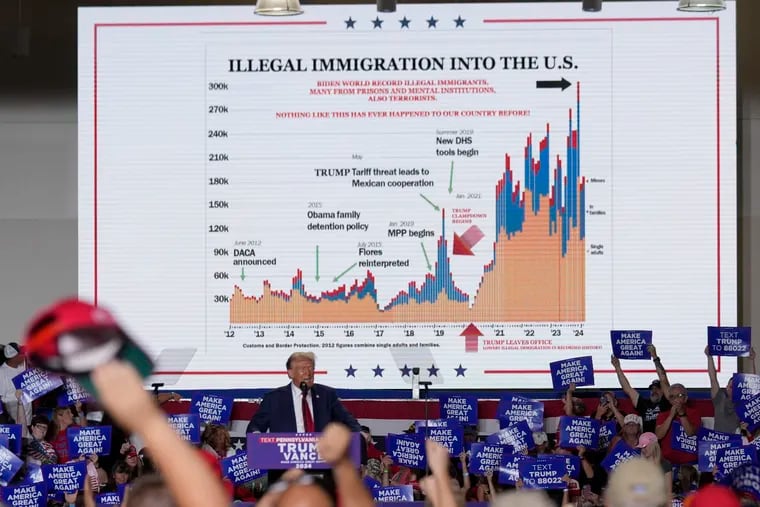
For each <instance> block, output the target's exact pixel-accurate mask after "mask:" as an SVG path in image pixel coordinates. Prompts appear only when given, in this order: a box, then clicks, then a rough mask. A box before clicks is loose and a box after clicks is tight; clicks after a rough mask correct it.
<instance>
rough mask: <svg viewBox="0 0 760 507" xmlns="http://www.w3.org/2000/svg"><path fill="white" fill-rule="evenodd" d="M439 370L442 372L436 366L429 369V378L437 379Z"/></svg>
mask: <svg viewBox="0 0 760 507" xmlns="http://www.w3.org/2000/svg"><path fill="white" fill-rule="evenodd" d="M438 370H440V368H436V367H435V365H432V366H431V367H430V368H428V369H427V371H428V377H437V376H438Z"/></svg>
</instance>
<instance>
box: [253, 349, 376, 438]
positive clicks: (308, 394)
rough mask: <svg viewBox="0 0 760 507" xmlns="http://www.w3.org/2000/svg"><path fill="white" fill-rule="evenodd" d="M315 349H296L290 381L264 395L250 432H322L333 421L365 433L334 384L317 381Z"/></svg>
mask: <svg viewBox="0 0 760 507" xmlns="http://www.w3.org/2000/svg"><path fill="white" fill-rule="evenodd" d="M314 363H315V357H314V354H313V353H312V352H294V353H293V354H291V355H290V357H289V358H288V360H287V362H286V363H285V366H286V368H287V370H288V377H290V380H291V381H290V383H289V384H288V385H286V386H282V387H278V388H277V389H275V390H273V391H270V392H268V393H267V394H265V395H264V398H263V400H262V401H261V405H260V406H259V410H258V411H257V412H256V414H255V415H254V416H253V417H252V418H251V422H249V423H248V429H247V430H246V433H255V432H261V433H266V432H267V431H269V432H271V433H303V432H306V433H312V432H321V431H323V430H324V429H325V427H326V426H327V425H328V424H329V423H331V422H339V423H343V424H344V425H346V426H348V428H349V429H350V430H351V431H352V432H357V433H359V432H361V426H360V425H359V423H358V422H357V421H356V419H355V418H354V416H352V415H351V414H350V413H349V412H348V411H347V410H346V408H345V407H344V406H343V404H342V403H341V402H340V400H339V399H338V395H337V393H336V392H335V390H334V389H333V388H331V387H327V386H324V385H321V384H315V383H314Z"/></svg>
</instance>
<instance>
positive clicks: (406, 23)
mask: <svg viewBox="0 0 760 507" xmlns="http://www.w3.org/2000/svg"><path fill="white" fill-rule="evenodd" d="M398 22H399V23H401V28H409V23H411V22H412V20H411V19H406V16H404V17H403V18H402V19H399V20H398Z"/></svg>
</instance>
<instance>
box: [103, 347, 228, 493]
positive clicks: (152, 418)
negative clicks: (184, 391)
mask: <svg viewBox="0 0 760 507" xmlns="http://www.w3.org/2000/svg"><path fill="white" fill-rule="evenodd" d="M92 381H93V383H94V384H95V388H96V389H97V391H98V398H99V399H100V402H101V403H102V404H103V406H104V407H105V409H106V410H107V411H108V412H109V413H110V414H111V416H112V417H113V418H114V419H115V420H116V422H117V423H118V424H120V425H121V426H122V427H123V428H124V429H125V430H127V431H130V432H134V433H137V434H138V436H139V437H140V438H141V440H142V441H143V442H144V443H145V444H146V446H147V447H148V449H150V450H151V457H152V458H153V460H154V462H155V463H156V467H157V468H158V470H159V472H161V475H162V477H163V478H164V480H165V481H166V485H167V486H168V487H169V491H170V492H171V494H172V497H173V498H174V500H175V502H176V504H177V505H178V506H179V507H210V506H214V507H216V506H224V505H229V503H230V500H229V498H228V497H227V494H226V493H225V491H224V489H223V486H222V481H221V480H219V479H218V478H216V477H215V476H214V475H213V474H212V473H210V469H209V466H208V465H207V464H206V462H205V461H203V458H201V456H200V455H199V454H198V451H197V450H196V449H195V448H193V447H192V446H190V445H188V443H187V442H185V441H183V440H181V439H180V437H179V435H177V433H176V432H175V431H174V429H173V428H172V427H171V426H170V425H169V424H168V423H167V421H166V416H165V415H164V413H163V412H161V410H160V409H159V408H158V406H157V405H156V403H155V401H154V400H153V399H152V397H151V396H150V395H149V394H148V393H147V392H146V391H145V390H144V389H143V386H142V379H141V378H140V376H139V374H138V373H137V371H136V370H135V369H134V368H133V367H132V366H131V365H130V364H128V363H124V362H121V361H112V362H109V363H107V364H105V365H102V366H99V367H98V368H96V369H95V370H94V371H93V372H92Z"/></svg>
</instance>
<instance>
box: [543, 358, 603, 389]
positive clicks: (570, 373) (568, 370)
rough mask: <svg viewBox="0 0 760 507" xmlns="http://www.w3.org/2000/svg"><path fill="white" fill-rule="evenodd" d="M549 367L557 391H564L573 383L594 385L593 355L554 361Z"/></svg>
mask: <svg viewBox="0 0 760 507" xmlns="http://www.w3.org/2000/svg"><path fill="white" fill-rule="evenodd" d="M549 369H550V370H551V374H552V385H553V386H554V390H555V391H562V390H564V389H566V388H567V387H568V386H570V385H572V384H575V385H576V386H590V385H594V363H593V360H592V358H591V356H583V357H574V358H571V359H564V360H562V361H554V362H552V363H549Z"/></svg>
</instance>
